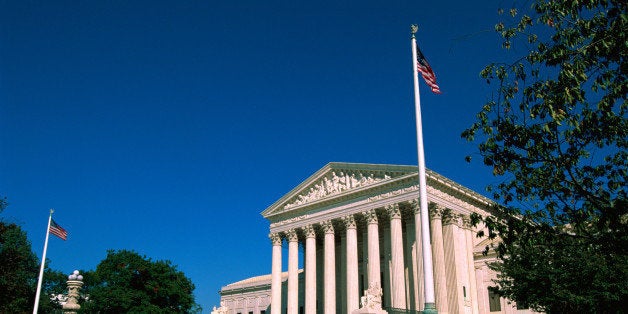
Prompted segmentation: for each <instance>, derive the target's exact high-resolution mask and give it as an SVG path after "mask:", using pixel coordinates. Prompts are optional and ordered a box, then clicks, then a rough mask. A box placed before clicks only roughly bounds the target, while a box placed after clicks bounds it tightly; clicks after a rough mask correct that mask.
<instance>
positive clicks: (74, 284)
mask: <svg viewBox="0 0 628 314" xmlns="http://www.w3.org/2000/svg"><path fill="white" fill-rule="evenodd" d="M66 284H67V286H68V300H67V301H66V303H65V304H63V306H62V308H63V313H65V314H76V313H77V311H78V310H80V309H81V306H80V305H79V304H78V299H79V291H80V290H81V287H82V286H83V276H81V275H80V274H79V271H78V270H75V271H74V272H73V273H72V274H71V275H70V276H68V281H67V282H66Z"/></svg>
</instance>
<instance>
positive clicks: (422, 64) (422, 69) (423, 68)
mask: <svg viewBox="0 0 628 314" xmlns="http://www.w3.org/2000/svg"><path fill="white" fill-rule="evenodd" d="M416 52H417V57H416V59H417V69H418V70H419V73H421V75H422V76H423V79H424V80H425V83H426V84H427V85H428V86H429V87H430V88H431V89H432V92H434V93H435V94H440V87H438V84H436V75H435V74H434V71H433V70H432V67H431V66H430V64H429V63H427V59H425V56H424V55H423V53H422V52H421V49H419V45H417V46H416Z"/></svg>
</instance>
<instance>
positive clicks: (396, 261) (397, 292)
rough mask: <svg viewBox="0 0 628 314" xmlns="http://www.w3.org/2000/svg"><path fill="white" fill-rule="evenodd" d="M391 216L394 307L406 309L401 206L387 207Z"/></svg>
mask: <svg viewBox="0 0 628 314" xmlns="http://www.w3.org/2000/svg"><path fill="white" fill-rule="evenodd" d="M386 211H387V212H388V215H389V216H390V244H391V250H390V251H391V262H392V274H391V277H392V278H391V279H392V306H393V307H394V308H398V309H405V308H406V281H405V276H404V275H405V274H404V266H403V260H404V259H403V230H402V226H401V210H400V209H399V204H393V205H389V206H386Z"/></svg>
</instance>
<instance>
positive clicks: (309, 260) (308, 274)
mask: <svg viewBox="0 0 628 314" xmlns="http://www.w3.org/2000/svg"><path fill="white" fill-rule="evenodd" d="M303 231H304V232H305V314H316V230H315V229H314V226H312V225H309V226H306V227H304V228H303Z"/></svg>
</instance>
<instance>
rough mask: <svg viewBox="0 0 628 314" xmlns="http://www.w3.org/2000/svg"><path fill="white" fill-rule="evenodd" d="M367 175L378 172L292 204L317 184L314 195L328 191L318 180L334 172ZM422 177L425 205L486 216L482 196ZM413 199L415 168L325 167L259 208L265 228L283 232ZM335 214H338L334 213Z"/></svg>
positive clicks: (441, 178)
mask: <svg viewBox="0 0 628 314" xmlns="http://www.w3.org/2000/svg"><path fill="white" fill-rule="evenodd" d="M369 171H370V172H371V173H373V174H379V177H376V176H373V177H372V180H368V179H365V181H364V184H361V185H356V186H354V187H352V188H348V189H339V190H337V191H333V190H329V193H328V194H324V195H321V196H320V198H318V199H316V198H315V197H311V198H310V199H308V200H307V201H301V202H298V201H297V202H295V200H297V199H298V198H299V197H301V198H302V200H303V199H305V196H308V195H309V194H307V193H311V191H316V189H314V187H316V185H317V184H318V187H317V188H318V189H319V190H318V191H323V189H322V188H323V186H329V187H333V186H334V185H333V184H329V185H325V183H324V182H326V181H325V180H326V179H327V180H330V181H329V182H331V180H332V179H334V176H336V179H337V178H338V177H339V176H338V175H337V174H338V173H340V172H342V173H343V174H344V175H345V178H347V176H348V175H349V174H358V173H359V174H361V175H364V176H365V175H366V174H367V173H369ZM426 175H427V185H428V186H427V187H428V201H429V202H431V203H436V204H439V205H442V206H443V207H447V208H451V209H453V210H454V211H456V212H460V213H462V214H469V213H471V212H478V213H480V214H487V213H488V208H489V206H490V204H491V201H490V200H489V199H488V198H486V197H484V196H482V195H480V194H478V193H476V192H474V191H472V190H470V189H468V188H465V187H464V186H462V185H460V184H458V183H456V182H454V181H452V180H450V179H448V178H446V177H444V176H442V175H440V174H438V173H436V172H434V171H431V170H427V171H426ZM356 178H357V176H356ZM304 193H306V194H304ZM303 195H305V196H303ZM310 196H313V194H312V195H310ZM413 199H418V172H417V167H415V166H396V165H375V164H349V163H329V164H327V165H325V167H323V168H321V169H320V170H318V171H317V172H316V173H314V174H313V175H312V176H310V177H309V178H308V179H306V180H305V181H303V182H302V183H301V184H299V185H298V186H297V187H295V188H294V189H292V190H291V191H290V192H289V193H287V194H286V195H284V196H283V197H282V198H280V199H279V200H277V201H276V202H275V203H274V204H273V205H271V206H270V207H268V208H267V209H266V210H264V211H263V212H262V215H263V216H264V217H265V218H266V219H268V220H269V221H270V223H271V230H275V231H285V230H287V229H289V228H294V227H299V226H301V225H303V224H308V223H316V222H320V220H318V219H320V218H321V216H326V217H329V218H328V219H338V218H341V216H344V215H347V214H355V213H359V212H361V211H365V210H368V209H371V208H381V207H384V206H386V205H391V204H395V203H398V202H409V201H412V200H413ZM286 205H288V206H286ZM286 207H287V208H286ZM336 210H337V211H342V213H338V214H336V213H335V211H336ZM330 215H331V216H330ZM336 216H338V217H336Z"/></svg>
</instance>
